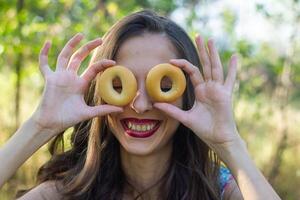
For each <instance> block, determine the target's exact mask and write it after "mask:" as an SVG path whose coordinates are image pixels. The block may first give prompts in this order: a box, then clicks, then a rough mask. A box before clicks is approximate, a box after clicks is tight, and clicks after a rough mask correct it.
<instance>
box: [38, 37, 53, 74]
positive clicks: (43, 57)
mask: <svg viewBox="0 0 300 200" xmlns="http://www.w3.org/2000/svg"><path fill="white" fill-rule="evenodd" d="M50 47H51V43H50V42H49V41H47V42H45V44H44V45H43V47H42V49H41V51H40V54H39V67H40V71H41V72H42V74H43V76H44V77H45V76H46V75H47V74H49V73H50V72H51V69H50V67H49V64H48V53H49V49H50Z"/></svg>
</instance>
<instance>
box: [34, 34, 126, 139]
mask: <svg viewBox="0 0 300 200" xmlns="http://www.w3.org/2000/svg"><path fill="white" fill-rule="evenodd" d="M82 38H83V35H82V34H77V35H75V36H74V37H73V38H72V39H71V40H69V42H68V43H67V44H66V45H65V47H64V48H63V50H62V51H61V53H60V54H59V56H58V59H57V65H56V69H55V71H52V70H51V69H50V67H49V65H48V51H49V48H50V43H49V42H46V43H45V44H44V47H43V48H42V50H41V52H40V57H39V62H40V71H41V72H42V75H43V77H44V79H45V82H46V86H45V88H44V92H43V96H42V100H41V102H40V104H39V106H38V108H37V110H36V111H35V112H34V114H33V116H32V119H33V121H34V122H35V123H36V124H37V125H38V126H39V127H40V128H41V129H47V130H51V131H52V132H53V135H55V134H58V133H59V132H61V131H63V130H65V129H67V128H68V127H71V126H72V125H75V124H76V123H79V122H81V121H84V120H87V119H89V118H92V117H96V116H102V115H105V114H108V113H111V112H121V111H122V110H123V109H122V108H120V107H116V106H111V105H98V106H93V107H92V106H88V105H87V104H86V102H85V100H84V93H85V92H86V91H87V90H88V87H89V84H90V82H91V81H92V80H93V79H94V78H95V77H96V75H97V73H98V72H100V71H102V70H104V69H105V68H106V67H109V66H112V65H114V64H115V62H114V61H112V60H101V61H99V62H96V63H94V64H92V65H90V66H89V67H88V68H87V69H86V70H85V72H84V73H83V74H82V75H81V76H78V75H77V72H78V68H79V67H80V64H81V62H82V61H83V60H84V59H85V58H86V57H87V56H88V55H89V53H90V52H91V51H92V50H93V49H94V48H96V47H97V46H99V45H100V44H101V43H102V40H101V39H96V40H93V41H90V42H88V43H87V44H85V45H84V46H82V47H81V48H80V49H78V50H77V51H76V52H75V53H74V54H73V51H74V48H75V46H76V45H78V43H79V42H80V41H81V40H82Z"/></svg>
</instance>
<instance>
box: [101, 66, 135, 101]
mask: <svg viewBox="0 0 300 200" xmlns="http://www.w3.org/2000/svg"><path fill="white" fill-rule="evenodd" d="M115 78H119V79H120V81H121V84H122V91H121V93H119V92H117V91H116V90H115V89H114V87H113V80H114V79H115ZM136 91H137V83H136V79H135V77H134V75H133V73H132V72H131V71H130V70H129V69H127V68H126V67H123V66H121V65H116V66H113V67H110V68H107V69H106V70H104V72H103V73H102V74H101V75H100V77H99V94H100V96H101V98H102V99H103V100H104V101H105V102H106V103H108V104H112V105H116V106H125V105H127V104H128V103H130V102H131V101H132V99H133V98H134V97H135V95H136Z"/></svg>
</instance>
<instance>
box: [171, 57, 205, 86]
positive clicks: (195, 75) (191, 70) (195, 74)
mask: <svg viewBox="0 0 300 200" xmlns="http://www.w3.org/2000/svg"><path fill="white" fill-rule="evenodd" d="M170 63H171V64H174V65H176V66H177V67H179V68H181V69H183V70H184V71H185V72H186V73H187V74H188V75H189V77H190V79H191V82H192V84H193V86H194V88H196V86H197V85H199V84H200V83H202V82H203V77H202V75H201V73H200V70H199V69H198V68H197V67H196V66H194V65H193V64H192V63H190V62H189V61H187V60H185V59H171V60H170Z"/></svg>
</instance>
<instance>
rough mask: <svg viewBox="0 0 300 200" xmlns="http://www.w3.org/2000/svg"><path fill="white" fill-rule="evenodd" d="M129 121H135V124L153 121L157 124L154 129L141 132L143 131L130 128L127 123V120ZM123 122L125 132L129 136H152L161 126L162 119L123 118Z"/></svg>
mask: <svg viewBox="0 0 300 200" xmlns="http://www.w3.org/2000/svg"><path fill="white" fill-rule="evenodd" d="M128 121H129V122H133V123H135V124H145V123H149V122H152V123H153V122H154V123H156V125H155V127H154V128H153V129H152V130H149V131H143V132H142V133H141V132H138V131H133V130H131V129H129V128H128V127H127V124H126V122H128ZM121 124H122V126H123V128H124V130H125V132H126V133H127V134H128V135H129V136H131V137H135V138H147V137H150V136H152V135H153V134H154V133H155V132H156V131H157V129H158V128H159V126H160V121H159V120H153V119H137V118H124V119H122V120H121Z"/></svg>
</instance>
